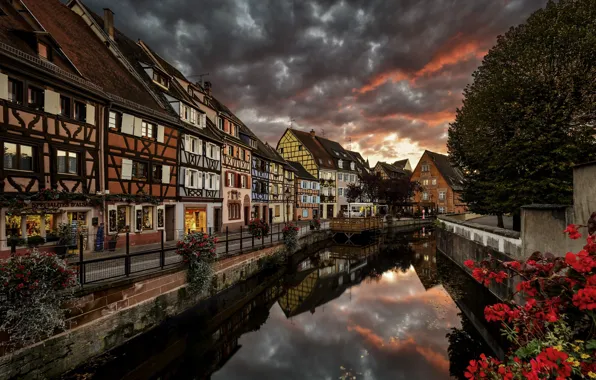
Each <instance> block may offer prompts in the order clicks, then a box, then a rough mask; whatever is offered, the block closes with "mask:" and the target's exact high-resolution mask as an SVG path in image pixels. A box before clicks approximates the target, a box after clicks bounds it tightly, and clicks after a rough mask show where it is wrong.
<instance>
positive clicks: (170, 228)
mask: <svg viewBox="0 0 596 380" xmlns="http://www.w3.org/2000/svg"><path fill="white" fill-rule="evenodd" d="M174 239H176V208H175V206H166V241H172V240H174Z"/></svg>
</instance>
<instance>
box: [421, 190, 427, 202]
mask: <svg viewBox="0 0 596 380" xmlns="http://www.w3.org/2000/svg"><path fill="white" fill-rule="evenodd" d="M422 200H424V201H427V200H428V193H427V192H426V191H425V192H424V193H422Z"/></svg>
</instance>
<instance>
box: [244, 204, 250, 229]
mask: <svg viewBox="0 0 596 380" xmlns="http://www.w3.org/2000/svg"><path fill="white" fill-rule="evenodd" d="M249 218H250V207H249V206H244V225H245V226H248V222H249Z"/></svg>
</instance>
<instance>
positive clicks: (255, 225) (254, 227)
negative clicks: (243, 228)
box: [248, 219, 269, 239]
mask: <svg viewBox="0 0 596 380" xmlns="http://www.w3.org/2000/svg"><path fill="white" fill-rule="evenodd" d="M248 232H249V233H250V234H251V235H252V236H254V237H256V238H257V239H260V238H263V237H265V236H267V235H268V234H269V224H267V223H266V222H265V220H264V219H253V220H251V221H250V222H249V223H248Z"/></svg>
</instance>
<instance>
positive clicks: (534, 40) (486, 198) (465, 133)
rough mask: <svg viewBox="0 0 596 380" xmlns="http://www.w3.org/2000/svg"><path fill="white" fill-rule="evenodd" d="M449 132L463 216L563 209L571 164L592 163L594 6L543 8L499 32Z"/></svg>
mask: <svg viewBox="0 0 596 380" xmlns="http://www.w3.org/2000/svg"><path fill="white" fill-rule="evenodd" d="M473 79H474V80H473V83H472V84H471V85H468V86H467V87H466V88H465V90H464V100H463V105H462V107H461V108H460V109H458V110H457V113H456V119H455V122H454V123H452V124H451V126H450V128H449V140H448V144H447V145H448V148H449V155H450V158H451V160H452V161H453V162H454V163H455V164H457V165H458V166H459V167H461V168H462V169H463V171H464V173H465V175H466V179H465V184H464V192H463V200H464V201H465V202H467V203H468V207H469V208H470V210H471V211H474V212H479V213H483V214H497V215H499V214H502V213H509V212H510V213H514V215H519V208H520V206H522V205H525V204H530V203H563V204H569V203H570V202H571V195H572V170H571V167H572V166H573V165H575V164H578V163H581V162H586V161H589V160H591V159H594V157H595V149H594V148H595V142H594V133H595V131H594V128H595V125H596V120H595V116H596V2H595V1H594V0H561V1H559V2H557V3H555V2H549V3H548V4H547V6H546V7H545V8H544V9H541V10H538V11H537V12H535V13H534V14H532V15H531V16H530V17H529V18H528V20H527V22H526V23H525V24H523V25H520V26H517V27H514V28H511V29H510V30H509V31H508V32H507V33H506V34H505V35H504V36H499V37H498V39H497V44H496V45H495V46H494V47H493V48H492V49H491V50H490V51H489V53H488V54H487V55H486V56H485V57H484V60H483V62H482V65H481V66H480V67H479V68H478V69H477V70H476V71H475V72H474V74H473Z"/></svg>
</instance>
